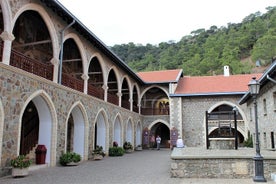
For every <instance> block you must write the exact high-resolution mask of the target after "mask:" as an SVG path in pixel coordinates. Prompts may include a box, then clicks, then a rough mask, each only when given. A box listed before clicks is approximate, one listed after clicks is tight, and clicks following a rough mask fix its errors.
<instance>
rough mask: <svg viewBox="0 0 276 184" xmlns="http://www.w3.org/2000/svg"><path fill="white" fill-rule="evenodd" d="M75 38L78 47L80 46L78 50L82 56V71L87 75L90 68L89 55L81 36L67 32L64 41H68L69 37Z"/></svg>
mask: <svg viewBox="0 0 276 184" xmlns="http://www.w3.org/2000/svg"><path fill="white" fill-rule="evenodd" d="M70 38H71V39H73V40H74V42H75V43H76V45H77V47H78V51H79V53H80V56H81V60H82V72H83V74H86V75H87V68H88V61H87V59H86V58H87V57H86V52H85V51H86V49H85V48H84V46H83V43H82V41H81V40H80V38H79V37H78V35H76V34H75V33H69V34H66V35H65V36H64V43H65V42H66V40H67V39H70Z"/></svg>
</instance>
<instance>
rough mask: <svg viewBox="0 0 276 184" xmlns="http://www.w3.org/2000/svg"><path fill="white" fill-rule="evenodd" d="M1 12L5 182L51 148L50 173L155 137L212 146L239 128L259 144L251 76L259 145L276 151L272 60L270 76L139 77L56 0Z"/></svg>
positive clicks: (0, 140)
mask: <svg viewBox="0 0 276 184" xmlns="http://www.w3.org/2000/svg"><path fill="white" fill-rule="evenodd" d="M0 9H1V11H0V39H1V42H0V48H1V49H0V58H1V60H0V145H1V146H0V176H6V175H9V174H10V173H11V165H10V160H11V159H12V158H14V157H16V156H18V155H27V156H28V157H30V158H31V159H33V160H35V156H36V155H35V149H36V147H37V146H38V145H44V146H45V147H46V148H47V154H46V166H47V167H56V166H59V164H58V160H59V157H60V155H61V154H62V153H64V152H76V153H78V154H80V155H81V158H82V161H83V162H85V161H88V160H90V159H91V158H92V152H93V149H94V148H95V147H96V146H97V145H98V146H102V147H103V149H104V151H105V152H108V150H109V148H110V147H112V145H113V142H114V141H116V142H117V143H118V146H123V143H124V142H130V143H131V144H132V145H133V146H134V148H135V147H142V148H143V149H147V148H148V147H149V140H150V137H151V136H152V135H154V136H155V137H156V135H160V136H161V139H162V141H161V149H163V148H167V149H170V148H171V149H172V148H173V147H175V144H176V140H177V138H178V137H181V138H182V139H183V140H184V144H185V145H186V146H187V147H197V148H202V149H206V148H208V144H209V143H208V139H207V138H211V139H213V140H218V139H225V138H229V137H230V139H229V140H231V137H232V136H233V134H232V132H234V131H237V139H236V140H238V144H239V145H240V146H242V143H243V142H244V140H247V139H249V138H250V135H251V136H253V141H254V133H253V132H254V127H253V126H252V118H251V116H252V112H251V111H252V103H251V98H250V97H249V96H248V87H247V84H248V82H249V81H250V80H251V78H252V77H256V78H257V79H258V80H260V83H261V93H260V97H261V98H259V97H257V101H258V103H259V104H263V105H260V108H261V109H262V110H260V111H259V112H260V113H261V114H262V116H263V117H262V120H260V124H261V126H260V129H259V131H260V142H261V144H260V145H261V149H274V148H275V144H274V142H275V141H274V137H275V136H274V133H275V131H276V130H275V128H274V127H275V126H274V123H273V122H275V116H274V113H275V107H276V105H275V104H276V103H275V102H276V100H275V97H276V95H275V94H276V92H275V91H276V89H275V87H274V86H275V85H274V81H273V80H274V78H275V72H274V71H275V64H273V65H272V66H271V67H270V68H269V69H268V70H267V71H266V73H264V74H261V73H257V74H243V75H231V71H230V69H229V66H225V67H224V68H223V69H222V72H221V73H222V74H221V75H216V76H194V77H191V76H185V75H184V72H183V70H182V69H173V70H166V71H151V72H138V73H135V72H134V71H133V70H132V69H131V68H129V67H128V66H127V65H126V64H125V63H124V61H122V60H121V59H120V58H119V57H118V56H116V54H114V53H113V52H112V51H111V50H110V49H109V47H108V46H106V45H105V44H104V43H103V42H102V41H101V40H100V39H99V38H98V37H97V36H96V35H94V34H93V32H92V31H93V30H88V29H87V27H86V26H85V25H83V24H82V22H80V21H79V20H78V19H77V18H76V17H75V16H74V15H73V14H72V13H71V12H69V11H68V10H67V9H66V7H64V6H63V5H62V4H61V3H59V1H57V0H32V1H29V0H18V1H14V0H1V1H0ZM268 77H269V78H268ZM268 102H273V103H268ZM234 107H235V108H236V109H237V111H238V112H239V113H238V115H237V119H236V121H237V128H235V127H234V126H233V125H234V123H235V120H234V119H233V116H230V115H229V116H228V115H226V116H211V117H208V118H206V113H208V114H212V115H214V114H230V113H232V112H233V108H234ZM207 119H208V122H209V125H210V126H208V127H206V120H207ZM238 150H239V149H238ZM265 159H266V158H265ZM169 168H170V166H169V167H168V170H169ZM107 172H108V171H107ZM250 173H251V172H248V174H249V175H250Z"/></svg>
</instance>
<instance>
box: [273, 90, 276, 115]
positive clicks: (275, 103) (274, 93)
mask: <svg viewBox="0 0 276 184" xmlns="http://www.w3.org/2000/svg"><path fill="white" fill-rule="evenodd" d="M273 108H274V111H276V92H273Z"/></svg>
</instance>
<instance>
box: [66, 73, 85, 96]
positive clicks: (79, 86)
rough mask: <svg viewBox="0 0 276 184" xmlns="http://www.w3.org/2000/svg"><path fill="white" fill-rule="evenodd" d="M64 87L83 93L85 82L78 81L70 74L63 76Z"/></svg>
mask: <svg viewBox="0 0 276 184" xmlns="http://www.w3.org/2000/svg"><path fill="white" fill-rule="evenodd" d="M62 85H64V86H67V87H69V88H72V89H75V90H77V91H80V92H83V86H84V85H83V80H80V79H76V78H75V77H72V76H70V75H68V74H62Z"/></svg>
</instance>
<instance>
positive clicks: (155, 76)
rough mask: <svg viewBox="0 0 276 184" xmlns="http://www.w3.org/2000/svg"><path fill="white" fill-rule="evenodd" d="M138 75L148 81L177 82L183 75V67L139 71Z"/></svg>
mask: <svg viewBox="0 0 276 184" xmlns="http://www.w3.org/2000/svg"><path fill="white" fill-rule="evenodd" d="M137 75H138V76H139V77H140V78H141V79H142V80H143V81H145V82H148V83H151V82H152V83H155V82H156V83H164V82H177V81H178V80H179V78H180V77H181V75H182V69H177V70H161V71H150V72H138V73H137Z"/></svg>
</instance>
